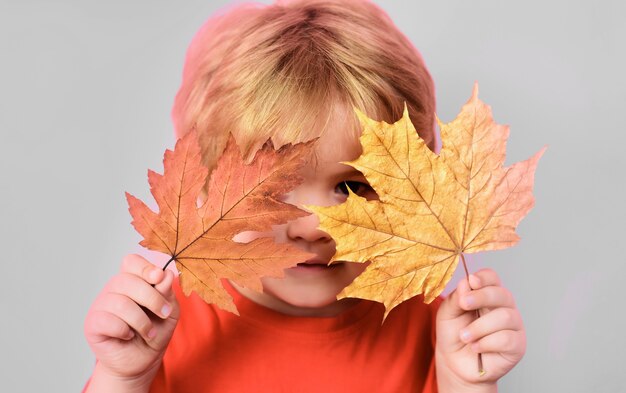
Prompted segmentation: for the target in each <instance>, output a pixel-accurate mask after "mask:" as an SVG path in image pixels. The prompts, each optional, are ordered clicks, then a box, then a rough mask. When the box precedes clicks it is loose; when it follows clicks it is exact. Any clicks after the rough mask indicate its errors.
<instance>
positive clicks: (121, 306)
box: [96, 293, 156, 341]
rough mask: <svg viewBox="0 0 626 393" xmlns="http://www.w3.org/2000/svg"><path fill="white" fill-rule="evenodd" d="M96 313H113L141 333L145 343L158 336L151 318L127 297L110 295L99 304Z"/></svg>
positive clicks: (115, 294)
mask: <svg viewBox="0 0 626 393" xmlns="http://www.w3.org/2000/svg"><path fill="white" fill-rule="evenodd" d="M96 311H103V312H108V313H111V314H113V315H115V316H117V317H118V318H120V319H121V320H122V321H124V323H126V324H127V325H128V326H130V327H131V328H132V329H133V330H134V331H135V332H137V333H139V335H140V336H141V337H143V339H144V340H145V341H149V340H151V339H153V338H154V337H155V336H156V329H155V327H154V324H153V323H152V320H150V317H148V315H147V314H146V312H145V311H144V310H142V308H141V307H139V305H138V304H137V303H135V302H134V301H133V300H132V299H130V298H129V297H127V296H124V295H120V294H117V293H109V294H108V295H107V296H105V297H104V298H103V299H102V301H101V302H100V304H99V308H98V309H97V310H96Z"/></svg>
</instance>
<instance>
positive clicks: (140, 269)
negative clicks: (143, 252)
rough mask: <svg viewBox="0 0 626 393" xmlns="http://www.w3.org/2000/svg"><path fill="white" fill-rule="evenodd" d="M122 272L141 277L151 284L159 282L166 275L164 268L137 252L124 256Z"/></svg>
mask: <svg viewBox="0 0 626 393" xmlns="http://www.w3.org/2000/svg"><path fill="white" fill-rule="evenodd" d="M121 272H122V273H130V274H133V275H135V276H137V277H141V278H142V279H144V280H145V281H146V282H148V283H150V284H157V283H159V282H160V281H161V280H162V279H163V276H164V273H163V269H160V268H158V267H157V266H154V265H153V264H152V263H150V261H148V260H147V259H145V258H144V257H142V256H140V255H137V254H128V255H126V256H125V257H124V259H123V260H122V268H121Z"/></svg>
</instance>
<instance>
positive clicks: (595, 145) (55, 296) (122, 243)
mask: <svg viewBox="0 0 626 393" xmlns="http://www.w3.org/2000/svg"><path fill="white" fill-rule="evenodd" d="M226 3H227V2H225V1H198V0H194V1H185V2H184V3H183V2H174V1H154V0H152V1H147V0H140V1H139V0H136V1H120V0H116V1H108V2H103V1H79V0H75V1H69V0H65V1H43V0H39V1H34V0H33V1H28V0H26V1H18V0H15V1H7V0H2V2H0V55H1V59H2V60H1V62H0V132H1V133H2V134H1V139H0V147H1V149H2V151H1V154H0V169H1V172H0V175H1V181H0V198H1V203H0V242H1V243H2V250H3V258H2V260H3V266H4V268H3V269H2V272H3V279H2V285H0V301H1V302H2V305H1V310H2V312H1V314H0V340H1V341H0V360H1V362H2V363H1V364H0V390H1V391H4V392H34V391H53V392H70V391H79V390H80V388H81V387H82V385H83V383H84V382H85V380H86V379H87V377H88V375H89V374H90V371H91V368H92V366H93V361H94V359H93V356H92V355H91V353H90V351H89V348H88V346H87V344H86V343H85V340H84V338H83V334H82V324H83V319H84V316H85V314H86V312H87V309H88V307H89V304H90V303H91V301H92V300H93V298H94V297H95V295H96V293H97V292H98V291H99V290H100V288H102V286H103V285H104V283H105V281H106V280H107V279H108V278H109V277H110V276H111V275H112V274H114V273H115V272H116V271H117V269H118V266H119V262H120V260H121V258H122V256H123V255H124V254H126V253H129V252H137V251H139V247H138V246H137V245H136V244H137V242H138V240H139V238H138V235H137V234H136V233H135V232H134V230H133V229H132V228H131V226H130V224H129V222H130V217H129V215H128V213H127V210H126V202H125V199H124V191H130V192H132V193H134V194H136V195H137V196H139V197H140V198H143V199H149V194H148V185H147V182H146V170H147V168H153V169H156V170H158V171H160V170H161V169H162V166H161V158H162V154H163V150H164V148H165V147H172V146H173V142H174V138H173V136H172V127H171V123H170V118H169V113H170V108H171V103H172V100H173V97H174V94H175V92H176V90H177V88H178V85H179V83H180V74H181V69H182V62H183V59H184V53H185V50H186V47H187V44H188V43H189V41H190V39H191V37H192V35H193V34H194V33H195V31H196V30H197V28H198V27H199V26H200V25H201V23H202V22H203V21H204V20H205V19H206V18H207V17H208V16H209V15H210V14H212V13H213V12H214V11H215V10H217V9H219V8H221V7H223V6H224V5H225V4H226ZM379 4H380V5H381V6H382V7H383V8H384V9H385V10H387V11H388V12H389V14H390V15H391V16H392V18H393V19H394V20H395V21H396V23H397V24H398V26H399V27H400V29H401V30H402V31H404V32H405V33H406V34H407V35H408V36H409V38H410V39H411V40H412V41H413V42H414V43H415V45H416V46H417V47H418V48H419V49H420V50H421V51H422V53H423V55H424V58H425V59H426V62H427V64H428V66H429V68H430V70H431V72H432V74H433V77H434V79H435V81H436V85H437V95H438V114H439V116H440V118H441V119H443V120H444V121H450V120H451V119H452V118H453V117H454V116H455V115H456V113H457V111H458V110H459V108H460V106H461V105H462V104H463V103H464V102H465V101H466V100H467V98H468V97H469V95H470V92H471V88H472V84H473V82H474V81H475V80H476V81H478V82H479V83H480V90H481V94H480V96H481V98H482V99H483V100H485V101H486V102H487V103H489V104H491V105H492V107H493V108H494V112H495V117H496V120H497V121H499V122H501V123H506V124H509V125H511V137H510V140H509V154H508V160H509V163H512V162H514V161H518V160H521V159H525V158H527V157H529V156H530V155H532V154H533V153H534V152H535V151H537V150H538V149H540V148H541V147H542V146H543V145H545V144H547V145H548V146H549V148H548V151H547V153H546V155H545V156H544V158H543V159H542V161H541V163H540V166H539V169H538V174H537V179H536V197H537V205H536V207H535V209H534V210H533V211H532V212H531V213H530V215H529V216H528V217H527V218H526V219H525V220H524V221H523V222H522V224H521V225H520V227H519V233H520V234H521V236H522V242H521V243H520V244H519V245H518V246H517V247H514V248H512V249H509V250H504V251H498V252H492V253H489V254H484V255H479V256H477V257H473V258H472V265H471V266H472V269H474V270H475V269H478V267H479V266H490V267H493V268H495V269H496V270H497V271H498V272H499V273H500V275H501V276H502V279H503V281H504V282H505V284H506V285H507V286H508V287H509V288H510V289H511V290H512V291H513V292H514V293H515V295H516V298H517V302H518V305H519V308H520V309H521V311H522V314H523V316H524V320H525V323H526V327H527V331H528V340H529V341H528V342H529V345H528V351H527V354H526V357H525V358H524V359H523V361H522V362H521V363H520V364H519V366H518V367H517V368H516V369H514V371H512V372H511V373H510V374H509V375H508V376H506V377H505V378H504V379H503V380H502V382H501V388H502V389H501V391H503V392H592V391H593V392H624V391H626V381H624V376H623V374H624V371H625V367H624V366H623V359H624V352H625V350H626V339H625V338H624V334H625V332H626V318H625V316H624V306H623V300H624V296H623V289H622V288H621V287H622V286H623V283H624V277H625V276H626V274H625V273H626V263H624V262H625V257H624V249H623V248H622V247H623V245H624V235H625V234H626V233H625V232H626V231H624V225H623V223H624V221H625V220H626V216H625V212H626V209H625V208H624V205H623V203H624V201H623V200H624V191H625V187H624V183H625V181H624V178H625V176H624V174H623V171H624V170H625V169H626V155H625V154H624V153H623V144H624V142H626V137H625V136H624V132H625V131H626V130H625V129H624V120H623V113H624V107H626V89H625V88H626V83H625V81H626V77H624V71H625V70H626V56H625V53H624V49H625V48H626V45H625V44H626V43H625V40H626V39H625V37H626V28H625V26H626V23H625V22H626V18H625V16H626V12H625V8H626V7H625V6H624V3H623V2H621V1H618V0H615V1H607V0H605V1H596V2H591V1H565V0H563V1H534V0H533V1H518V2H509V1H502V0H500V1H496V0H494V1H465V0H463V1H418V2H411V3H409V2H402V3H400V2H394V1H380V2H379Z"/></svg>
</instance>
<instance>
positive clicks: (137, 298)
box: [107, 273, 172, 319]
mask: <svg viewBox="0 0 626 393" xmlns="http://www.w3.org/2000/svg"><path fill="white" fill-rule="evenodd" d="M107 290H108V291H109V292H111V293H115V294H119V295H124V296H126V297H128V298H130V299H131V300H132V301H134V302H135V303H137V304H139V305H141V306H143V307H145V308H146V309H148V310H150V311H151V312H152V313H154V315H156V316H158V317H160V318H163V319H165V318H167V317H169V315H170V313H171V311H172V306H171V304H169V301H168V300H167V299H165V297H164V296H163V295H162V294H161V293H160V292H159V291H158V290H157V289H156V288H155V287H153V286H152V285H150V284H148V283H147V282H146V281H144V280H143V279H142V278H140V277H137V276H135V275H133V274H129V273H121V274H118V275H117V276H115V277H113V279H112V280H111V281H110V282H109V285H108V288H107Z"/></svg>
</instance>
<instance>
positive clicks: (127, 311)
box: [85, 255, 179, 391]
mask: <svg viewBox="0 0 626 393" xmlns="http://www.w3.org/2000/svg"><path fill="white" fill-rule="evenodd" d="M173 279H174V275H173V273H172V272H171V271H163V270H161V269H159V268H158V267H156V266H154V265H152V264H151V263H150V262H148V261H147V260H145V259H144V258H142V257H140V256H138V255H127V256H126V257H125V258H124V261H123V263H122V268H121V271H120V273H119V274H117V275H115V276H114V277H113V278H112V279H111V280H110V281H109V282H108V283H107V285H106V286H105V287H104V289H103V290H102V292H100V294H99V295H98V297H97V298H96V300H95V301H94V302H93V304H92V305H91V308H90V309H89V312H88V313H87V318H86V320H85V337H86V338H87V341H88V342H89V345H90V346H91V349H92V350H93V352H94V354H95V355H96V358H97V361H98V362H97V364H96V369H95V371H94V375H93V376H92V379H91V382H90V385H89V391H92V390H94V391H98V390H99V388H100V387H102V386H104V387H106V388H107V389H108V390H109V391H112V390H111V388H112V387H113V386H134V387H136V386H138V385H142V386H143V385H146V384H147V386H149V384H150V382H151V381H152V378H154V375H155V373H156V371H157V370H158V368H159V366H160V363H161V359H162V356H163V353H164V352H165V349H166V347H167V344H168V343H169V341H170V338H171V337H172V333H173V332H174V328H175V327H176V322H177V320H178V314H179V309H178V302H177V301H176V298H175V295H174V293H173V291H172V281H173ZM153 285H154V286H153ZM94 385H97V386H98V388H95V386H94ZM92 388H93V389H92Z"/></svg>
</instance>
